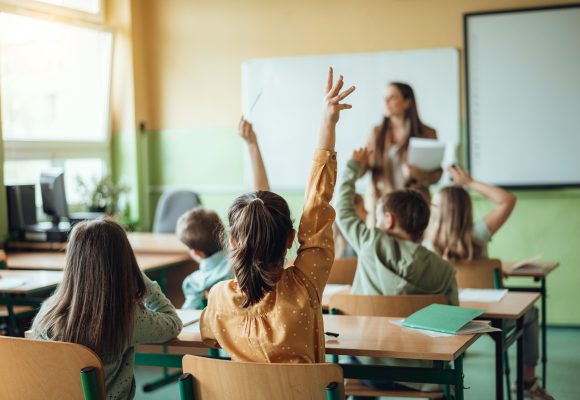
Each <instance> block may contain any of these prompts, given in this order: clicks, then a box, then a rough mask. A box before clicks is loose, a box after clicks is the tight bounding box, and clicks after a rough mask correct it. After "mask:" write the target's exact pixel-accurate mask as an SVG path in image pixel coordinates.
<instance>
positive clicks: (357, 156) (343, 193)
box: [336, 147, 372, 253]
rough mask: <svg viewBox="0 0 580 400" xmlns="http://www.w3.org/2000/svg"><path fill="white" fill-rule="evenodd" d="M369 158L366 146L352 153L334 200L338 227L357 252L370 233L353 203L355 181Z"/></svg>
mask: <svg viewBox="0 0 580 400" xmlns="http://www.w3.org/2000/svg"><path fill="white" fill-rule="evenodd" d="M369 160H370V151H369V150H368V149H367V148H366V147H363V148H361V149H357V150H355V151H354V152H353V153H352V157H351V159H350V160H349V161H348V163H347V164H346V168H345V170H344V173H343V174H342V179H341V182H340V186H339V187H338V199H337V202H336V211H337V215H338V218H337V223H338V227H339V228H340V230H341V232H342V234H343V235H344V237H345V238H346V240H347V241H348V243H349V244H350V245H351V246H352V247H353V248H354V250H355V251H356V252H357V253H358V252H359V251H360V247H361V244H362V243H365V242H368V241H369V239H370V237H371V234H372V231H371V230H370V229H369V228H367V226H366V224H365V221H363V220H361V219H360V218H359V217H358V215H357V213H356V210H355V204H354V196H355V193H356V191H355V182H356V181H357V179H358V178H360V177H361V176H362V175H363V174H364V172H365V170H366V168H367V165H368V162H369Z"/></svg>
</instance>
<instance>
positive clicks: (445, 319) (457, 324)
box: [403, 304, 485, 335]
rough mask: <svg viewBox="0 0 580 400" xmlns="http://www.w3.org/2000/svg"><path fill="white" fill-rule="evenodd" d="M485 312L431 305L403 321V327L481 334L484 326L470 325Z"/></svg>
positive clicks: (460, 333) (454, 333)
mask: <svg viewBox="0 0 580 400" xmlns="http://www.w3.org/2000/svg"><path fill="white" fill-rule="evenodd" d="M484 312H485V310H482V309H479V308H467V307H457V306H449V305H445V304H431V305H429V306H427V307H425V308H422V309H421V310H419V311H417V312H415V313H413V314H411V315H410V316H409V317H407V318H406V319H405V320H404V321H403V326H404V327H406V328H414V329H423V330H428V331H435V332H441V333H447V334H451V335H466V334H471V333H479V332H481V331H480V330H479V329H481V328H484V326H481V324H471V325H469V323H470V322H471V321H472V320H473V319H474V318H477V317H479V316H480V315H481V314H483V313H484Z"/></svg>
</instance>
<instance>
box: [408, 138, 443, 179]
mask: <svg viewBox="0 0 580 400" xmlns="http://www.w3.org/2000/svg"><path fill="white" fill-rule="evenodd" d="M444 155H445V143H444V142H441V141H439V140H435V139H423V138H414V137H412V138H410V139H409V153H408V162H409V164H411V165H413V166H415V167H417V168H419V169H422V170H424V171H432V170H434V169H437V168H440V167H441V163H442V162H443V156H444Z"/></svg>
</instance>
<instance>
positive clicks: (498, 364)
mask: <svg viewBox="0 0 580 400" xmlns="http://www.w3.org/2000/svg"><path fill="white" fill-rule="evenodd" d="M491 325H492V326H494V327H496V328H500V329H501V331H499V332H493V333H491V335H490V336H491V337H492V339H493V340H494V341H495V398H496V399H497V400H503V372H504V370H503V358H504V352H505V334H504V331H503V321H502V320H498V319H495V320H492V321H491Z"/></svg>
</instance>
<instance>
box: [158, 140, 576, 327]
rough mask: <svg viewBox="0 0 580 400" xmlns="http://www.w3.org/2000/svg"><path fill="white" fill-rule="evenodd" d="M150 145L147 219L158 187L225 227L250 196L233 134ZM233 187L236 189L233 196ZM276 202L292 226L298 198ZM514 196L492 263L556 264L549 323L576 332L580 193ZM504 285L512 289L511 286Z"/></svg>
mask: <svg viewBox="0 0 580 400" xmlns="http://www.w3.org/2000/svg"><path fill="white" fill-rule="evenodd" d="M148 139H149V154H148V156H149V162H148V165H149V173H150V178H151V181H150V187H149V200H150V203H151V205H152V207H151V217H152V215H153V214H152V213H153V212H154V206H155V204H156V203H157V199H158V198H159V195H160V190H161V189H163V188H164V187H166V188H167V187H190V188H196V187H202V189H203V188H205V189H211V190H206V191H204V190H202V191H201V193H200V194H201V197H202V201H203V203H204V205H205V206H207V207H209V208H212V209H215V210H216V211H217V212H218V213H219V214H220V215H221V216H222V217H224V220H225V215H226V211H227V208H228V206H229V205H230V204H231V202H232V200H233V199H234V198H235V197H236V196H237V195H239V194H240V193H241V192H243V191H244V190H250V189H251V188H249V187H247V188H246V187H244V184H243V152H244V145H243V143H242V142H241V140H240V139H239V138H238V137H237V134H236V131H235V130H234V129H231V130H229V129H221V130H220V129H209V130H192V131H157V132H149V133H148ZM234 187H240V189H239V190H237V189H231V188H234ZM212 188H215V189H212ZM228 188H230V189H228ZM274 190H275V188H274ZM280 194H282V195H284V197H285V198H286V199H287V200H288V203H289V204H290V207H291V210H292V214H293V217H294V219H295V221H296V222H297V221H298V219H299V217H300V212H301V207H302V194H301V193H280ZM516 195H517V197H518V204H517V206H516V209H515V210H514V214H513V216H512V217H511V218H510V220H509V221H508V222H507V223H506V225H505V226H504V227H503V228H502V229H501V230H500V231H499V232H498V233H497V235H496V236H495V237H494V239H493V242H492V243H491V245H490V255H491V256H492V257H498V258H501V259H505V260H518V259H521V258H526V257H530V256H533V255H536V254H539V253H542V254H543V255H544V259H546V260H558V261H560V262H561V266H560V268H559V269H558V270H556V271H555V272H554V273H553V274H552V275H550V278H549V279H548V291H549V300H548V318H549V323H552V324H567V325H580V312H579V311H577V310H576V308H575V307H574V305H575V303H576V302H577V298H578V297H577V296H575V295H574V293H576V290H577V286H579V284H580V266H577V264H580V261H578V260H580V190H549V191H520V192H517V193H516ZM490 207H491V204H490V203H489V202H488V201H487V200H486V199H483V198H481V197H479V196H474V209H475V214H476V216H478V217H479V216H482V215H484V214H485V212H487V211H488V210H489V209H490ZM289 256H291V254H290V255H289ZM519 281H520V282H521V283H526V281H525V280H519ZM508 283H509V284H517V283H516V282H515V281H514V279H512V280H511V281H509V282H508Z"/></svg>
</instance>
